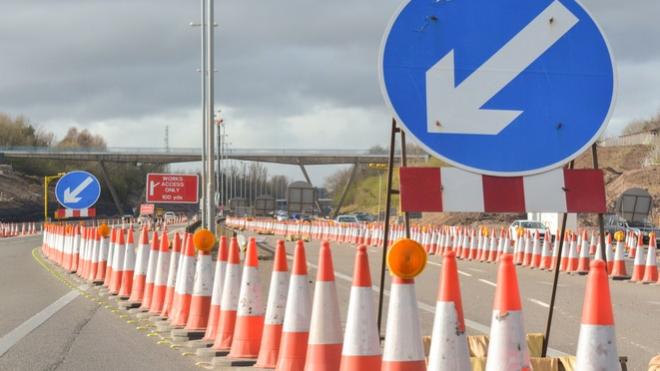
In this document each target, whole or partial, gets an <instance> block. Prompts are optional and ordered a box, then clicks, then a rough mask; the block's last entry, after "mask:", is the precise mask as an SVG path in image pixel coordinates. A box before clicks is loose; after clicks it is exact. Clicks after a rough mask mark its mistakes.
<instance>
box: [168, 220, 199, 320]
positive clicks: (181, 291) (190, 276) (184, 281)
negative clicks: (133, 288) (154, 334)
mask: <svg viewBox="0 0 660 371" xmlns="http://www.w3.org/2000/svg"><path fill="white" fill-rule="evenodd" d="M185 240H186V242H185V244H184V245H183V252H182V253H181V257H180V262H179V267H178V269H177V277H176V286H175V287H174V299H172V310H171V311H170V316H169V320H170V324H171V325H172V326H174V327H179V328H180V327H184V326H185V325H186V323H187V322H188V313H189V312H190V301H191V299H192V292H193V286H194V279H195V246H194V244H193V238H192V234H190V233H187V234H186V235H185Z"/></svg>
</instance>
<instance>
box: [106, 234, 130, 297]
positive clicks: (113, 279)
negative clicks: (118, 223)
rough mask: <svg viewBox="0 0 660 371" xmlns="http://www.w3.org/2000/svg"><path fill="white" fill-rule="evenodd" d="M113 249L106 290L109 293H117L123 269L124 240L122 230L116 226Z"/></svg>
mask: <svg viewBox="0 0 660 371" xmlns="http://www.w3.org/2000/svg"><path fill="white" fill-rule="evenodd" d="M116 234H117V235H116V237H115V238H116V242H115V249H114V251H113V257H112V272H111V273H110V283H109V284H108V291H109V292H110V294H111V295H117V294H119V289H120V288H121V276H122V275H123V269H124V254H125V252H126V251H125V250H126V246H125V244H126V241H125V240H124V230H123V229H121V228H117V233H116Z"/></svg>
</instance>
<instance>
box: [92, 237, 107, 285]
mask: <svg viewBox="0 0 660 371" xmlns="http://www.w3.org/2000/svg"><path fill="white" fill-rule="evenodd" d="M109 243H110V241H109V239H108V237H105V236H101V241H100V243H99V248H98V251H96V259H94V260H95V264H96V266H95V267H94V269H93V270H94V272H95V273H94V277H93V278H92V280H93V281H94V283H95V284H97V285H100V284H102V283H103V280H104V279H105V271H106V267H107V263H108V249H109V247H108V245H109Z"/></svg>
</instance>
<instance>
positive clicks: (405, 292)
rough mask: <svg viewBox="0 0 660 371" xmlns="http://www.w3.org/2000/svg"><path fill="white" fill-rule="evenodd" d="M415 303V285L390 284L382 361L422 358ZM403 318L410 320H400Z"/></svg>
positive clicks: (422, 351)
mask: <svg viewBox="0 0 660 371" xmlns="http://www.w3.org/2000/svg"><path fill="white" fill-rule="evenodd" d="M416 304H417V297H416V296H415V285H413V284H395V283H394V284H392V286H391V289H390V303H389V306H388V311H389V312H388V314H387V327H386V328H387V332H386V334H385V348H384V349H383V361H392V362H399V361H417V360H423V359H424V347H423V345H422V334H421V331H420V328H419V317H418V316H417V313H418V309H417V305H416ZM403 318H408V319H410V320H409V321H402V319H403Z"/></svg>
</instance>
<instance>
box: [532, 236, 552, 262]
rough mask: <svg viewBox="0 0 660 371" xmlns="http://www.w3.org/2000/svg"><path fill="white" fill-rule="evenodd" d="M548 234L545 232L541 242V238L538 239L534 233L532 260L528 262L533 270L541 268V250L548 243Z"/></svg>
mask: <svg viewBox="0 0 660 371" xmlns="http://www.w3.org/2000/svg"><path fill="white" fill-rule="evenodd" d="M549 234H550V232H549V231H546V232H545V234H544V238H543V241H541V238H540V237H539V233H538V232H536V238H535V239H534V248H533V249H532V260H531V262H530V267H531V268H534V269H540V268H541V254H542V252H541V250H542V249H543V247H545V246H546V242H547V241H548V235H549ZM542 245H543V247H542Z"/></svg>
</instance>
